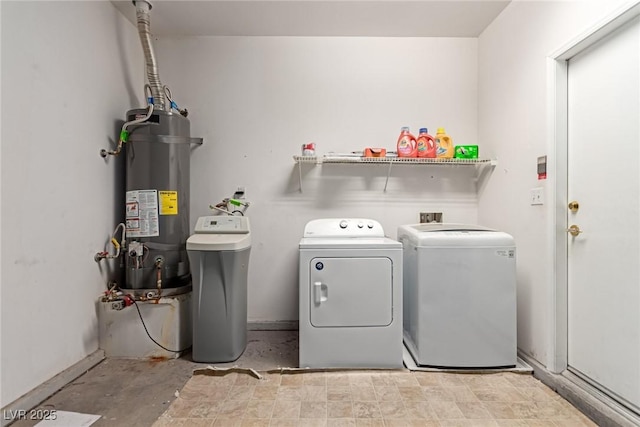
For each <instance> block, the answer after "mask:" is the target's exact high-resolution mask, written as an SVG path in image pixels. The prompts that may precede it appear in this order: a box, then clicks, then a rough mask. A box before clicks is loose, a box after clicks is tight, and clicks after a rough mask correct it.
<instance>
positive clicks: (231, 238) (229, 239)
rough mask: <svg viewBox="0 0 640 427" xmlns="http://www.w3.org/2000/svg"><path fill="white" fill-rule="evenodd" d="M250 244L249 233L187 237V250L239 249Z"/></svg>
mask: <svg viewBox="0 0 640 427" xmlns="http://www.w3.org/2000/svg"><path fill="white" fill-rule="evenodd" d="M250 246H251V235H250V234H249V233H246V234H194V235H192V236H191V237H189V238H188V239H187V250H188V251H239V250H242V249H246V248H248V247H250Z"/></svg>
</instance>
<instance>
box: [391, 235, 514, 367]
mask: <svg viewBox="0 0 640 427" xmlns="http://www.w3.org/2000/svg"><path fill="white" fill-rule="evenodd" d="M398 240H400V241H401V242H402V244H403V246H404V340H405V344H406V346H407V349H408V350H409V352H410V353H411V355H412V356H413V358H414V359H415V361H416V363H417V364H418V365H424V366H433V367H452V368H475V369H477V368H497V367H513V366H515V365H516V360H517V349H516V347H517V342H516V259H515V258H516V246H515V242H514V240H513V237H511V236H510V235H509V234H507V233H503V232H499V231H495V230H490V229H487V228H483V227H479V226H475V225H460V224H434V223H430V224H415V225H404V226H401V227H399V228H398Z"/></svg>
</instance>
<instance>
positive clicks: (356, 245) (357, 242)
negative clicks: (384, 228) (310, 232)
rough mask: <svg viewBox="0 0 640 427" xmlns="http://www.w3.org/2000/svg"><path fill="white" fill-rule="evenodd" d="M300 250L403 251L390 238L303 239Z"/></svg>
mask: <svg viewBox="0 0 640 427" xmlns="http://www.w3.org/2000/svg"><path fill="white" fill-rule="evenodd" d="M300 249H402V243H400V242H397V241H395V240H392V239H389V238H388V237H371V238H367V237H345V238H340V237H303V238H302V239H301V240H300Z"/></svg>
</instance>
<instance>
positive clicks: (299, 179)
mask: <svg viewBox="0 0 640 427" xmlns="http://www.w3.org/2000/svg"><path fill="white" fill-rule="evenodd" d="M296 163H298V183H299V184H300V187H299V191H300V192H301V193H302V162H300V161H297V162H296Z"/></svg>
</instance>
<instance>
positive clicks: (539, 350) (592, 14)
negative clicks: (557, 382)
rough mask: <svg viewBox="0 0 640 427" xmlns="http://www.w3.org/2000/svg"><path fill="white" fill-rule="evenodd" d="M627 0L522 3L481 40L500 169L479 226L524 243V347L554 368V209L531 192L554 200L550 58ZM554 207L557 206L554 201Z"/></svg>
mask: <svg viewBox="0 0 640 427" xmlns="http://www.w3.org/2000/svg"><path fill="white" fill-rule="evenodd" d="M623 3H625V2H623V1H606V2H605V1H575V2H564V1H514V2H512V3H511V4H510V5H509V6H507V8H506V9H505V10H504V11H503V12H502V14H501V15H500V16H499V17H498V18H496V20H495V21H494V22H493V23H492V24H491V25H490V26H489V27H488V28H487V29H486V30H485V31H484V32H483V33H482V34H481V35H480V37H479V41H478V88H479V89H478V91H479V92H478V93H479V94H478V110H479V120H478V123H479V124H478V139H479V142H480V144H481V146H482V147H483V148H485V150H486V151H485V153H487V154H490V155H492V156H496V157H497V158H498V162H499V164H498V167H497V169H496V171H495V172H494V173H493V176H492V177H491V179H490V180H489V181H488V183H487V186H486V188H485V190H484V191H483V193H482V195H481V197H480V201H479V222H480V223H483V224H486V225H489V226H493V227H495V228H498V229H502V230H504V231H506V232H509V233H511V234H512V235H513V236H514V237H515V239H516V244H517V246H518V347H519V348H520V349H521V350H522V351H524V352H525V353H526V354H528V355H530V356H532V357H533V358H535V359H536V360H538V361H540V362H542V363H543V364H546V363H547V361H548V359H549V358H550V357H553V355H551V354H548V343H549V340H550V337H551V332H552V331H551V330H550V327H549V320H548V319H549V316H550V313H551V310H552V307H551V306H550V300H549V294H550V293H551V291H552V289H551V283H549V280H548V278H549V277H550V274H551V272H552V270H551V269H553V268H554V266H553V265H552V264H549V263H548V257H549V247H550V244H551V242H550V241H549V240H548V238H549V237H550V236H548V235H547V230H548V227H549V221H550V218H548V216H547V212H548V211H547V207H546V206H531V205H530V204H529V190H530V189H531V188H534V187H543V188H544V191H545V194H547V195H550V194H551V190H552V188H553V187H552V185H554V181H553V179H554V178H555V177H554V176H553V175H550V176H549V179H548V180H546V181H544V180H543V181H539V180H538V179H537V174H536V159H537V157H539V156H543V155H547V156H549V158H551V156H552V155H553V153H550V152H548V147H547V140H546V135H547V105H548V104H547V97H546V94H547V74H546V73H547V70H546V58H547V56H548V55H550V54H551V53H552V52H553V51H555V50H557V49H559V48H560V47H562V46H563V45H565V44H567V43H568V42H569V41H571V40H572V39H573V38H575V37H577V36H578V35H579V34H581V33H582V32H584V31H586V30H587V29H588V28H590V27H592V26H593V25H595V24H596V23H597V22H599V21H600V20H601V19H603V18H604V16H606V15H607V14H609V13H611V12H612V11H613V10H615V9H616V8H617V7H619V6H620V5H621V4H623ZM547 202H550V201H549V200H547Z"/></svg>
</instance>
